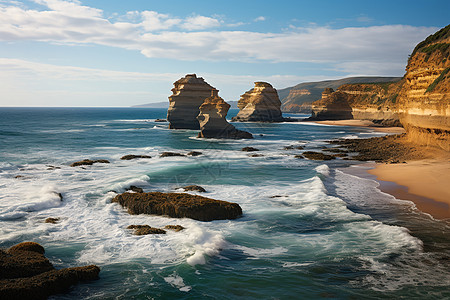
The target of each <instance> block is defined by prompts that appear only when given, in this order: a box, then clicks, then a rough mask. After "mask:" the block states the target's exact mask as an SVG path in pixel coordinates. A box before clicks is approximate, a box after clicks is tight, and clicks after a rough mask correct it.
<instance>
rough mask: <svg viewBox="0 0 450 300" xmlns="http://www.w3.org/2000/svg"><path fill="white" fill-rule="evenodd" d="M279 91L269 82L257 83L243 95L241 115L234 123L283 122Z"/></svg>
mask: <svg viewBox="0 0 450 300" xmlns="http://www.w3.org/2000/svg"><path fill="white" fill-rule="evenodd" d="M280 107H281V102H280V99H279V98H278V93H277V90H276V89H274V88H273V87H272V85H270V84H269V83H267V82H255V87H254V88H253V89H251V90H249V91H248V92H246V93H245V94H243V95H241V98H240V99H239V101H238V108H239V113H238V114H237V116H236V117H234V118H232V121H241V122H247V121H250V122H283V117H282V114H281V110H280Z"/></svg>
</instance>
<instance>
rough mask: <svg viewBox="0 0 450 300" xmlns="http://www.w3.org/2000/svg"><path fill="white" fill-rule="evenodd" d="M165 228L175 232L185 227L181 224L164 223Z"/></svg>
mask: <svg viewBox="0 0 450 300" xmlns="http://www.w3.org/2000/svg"><path fill="white" fill-rule="evenodd" d="M164 228H165V229H169V230H174V231H176V232H178V231H181V230H183V229H185V228H184V227H183V226H181V225H166V226H164Z"/></svg>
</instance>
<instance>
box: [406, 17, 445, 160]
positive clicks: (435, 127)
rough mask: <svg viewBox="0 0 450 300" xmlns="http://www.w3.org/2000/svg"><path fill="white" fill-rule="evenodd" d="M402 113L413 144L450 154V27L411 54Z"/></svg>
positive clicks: (422, 43) (424, 42)
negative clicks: (427, 146) (435, 147)
mask: <svg viewBox="0 0 450 300" xmlns="http://www.w3.org/2000/svg"><path fill="white" fill-rule="evenodd" d="M398 113H399V116H400V121H401V122H402V124H403V126H404V127H405V129H406V131H407V136H408V137H409V139H410V140H411V141H414V142H416V143H420V144H424V145H434V146H438V147H440V148H443V149H445V150H447V151H450V25H448V26H447V27H445V28H443V29H441V30H440V31H438V32H436V33H435V34H433V35H431V36H429V37H428V38H427V39H426V40H425V41H423V42H421V43H419V44H418V45H417V47H416V48H415V49H414V51H413V53H412V54H411V56H410V58H409V60H408V65H407V66H406V74H405V84H404V86H403V88H402V90H401V92H400V94H399V96H398Z"/></svg>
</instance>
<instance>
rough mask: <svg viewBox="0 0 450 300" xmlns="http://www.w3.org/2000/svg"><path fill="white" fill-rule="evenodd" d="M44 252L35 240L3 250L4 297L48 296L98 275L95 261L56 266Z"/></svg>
mask: <svg viewBox="0 0 450 300" xmlns="http://www.w3.org/2000/svg"><path fill="white" fill-rule="evenodd" d="M44 253H45V250H44V248H43V247H42V246H41V245H39V244H37V243H33V242H25V243H20V244H18V245H16V246H13V247H11V248H9V249H8V250H7V251H4V250H0V299H20V300H26V299H33V300H35V299H47V297H48V296H50V295H54V294H59V293H63V292H65V291H67V289H68V288H69V287H70V286H71V285H74V284H77V283H78V282H79V281H82V280H93V279H98V274H99V272H100V268H99V267H97V266H95V265H90V266H85V267H75V268H67V269H61V270H55V268H54V267H53V265H52V264H51V263H50V261H49V260H48V259H47V258H46V257H45V256H44Z"/></svg>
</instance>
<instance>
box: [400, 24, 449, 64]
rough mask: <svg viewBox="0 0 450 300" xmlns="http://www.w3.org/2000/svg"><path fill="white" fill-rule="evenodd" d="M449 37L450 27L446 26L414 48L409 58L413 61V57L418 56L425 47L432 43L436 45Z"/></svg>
mask: <svg viewBox="0 0 450 300" xmlns="http://www.w3.org/2000/svg"><path fill="white" fill-rule="evenodd" d="M448 37H450V25H447V26H445V27H444V28H442V29H441V30H439V31H438V32H436V33H434V34H432V35H430V36H428V37H427V38H426V39H425V40H424V41H422V42H420V43H419V44H417V46H416V48H414V50H413V52H412V53H411V56H410V57H409V58H410V59H411V57H413V56H414V54H416V52H417V51H419V50H420V49H422V48H423V47H425V46H427V45H429V44H431V43H434V42H436V41H438V40H442V39H446V38H448ZM408 63H409V59H408Z"/></svg>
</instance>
